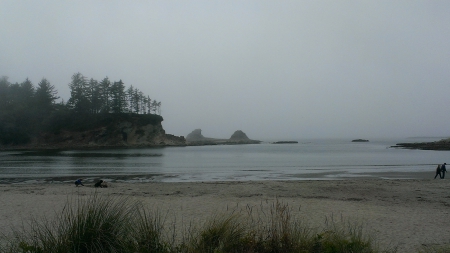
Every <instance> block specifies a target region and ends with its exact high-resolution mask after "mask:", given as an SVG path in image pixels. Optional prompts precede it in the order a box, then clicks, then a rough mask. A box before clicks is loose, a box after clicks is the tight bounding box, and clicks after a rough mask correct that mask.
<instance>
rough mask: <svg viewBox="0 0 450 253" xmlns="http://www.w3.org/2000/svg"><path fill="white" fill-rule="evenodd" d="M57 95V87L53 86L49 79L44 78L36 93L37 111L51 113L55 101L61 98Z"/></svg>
mask: <svg viewBox="0 0 450 253" xmlns="http://www.w3.org/2000/svg"><path fill="white" fill-rule="evenodd" d="M56 94H58V92H57V91H56V90H55V86H53V85H51V84H50V82H49V81H48V80H47V79H45V78H42V80H41V81H40V82H39V83H38V87H37V89H36V93H35V103H36V107H37V109H38V110H40V111H41V112H51V110H52V108H53V104H54V102H55V100H56V99H58V98H59V97H58V96H56Z"/></svg>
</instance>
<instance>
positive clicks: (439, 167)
mask: <svg viewBox="0 0 450 253" xmlns="http://www.w3.org/2000/svg"><path fill="white" fill-rule="evenodd" d="M438 175H439V178H442V175H441V165H440V164H438V166H437V168H436V176H434V179H436V177H437V176H438Z"/></svg>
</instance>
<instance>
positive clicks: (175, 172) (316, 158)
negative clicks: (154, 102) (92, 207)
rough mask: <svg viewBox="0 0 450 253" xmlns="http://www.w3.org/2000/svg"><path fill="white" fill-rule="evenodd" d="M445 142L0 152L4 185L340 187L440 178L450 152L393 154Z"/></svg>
mask: <svg viewBox="0 0 450 253" xmlns="http://www.w3.org/2000/svg"><path fill="white" fill-rule="evenodd" d="M439 139H441V138H422V139H420V138H418V139H373V140H372V139H371V140H370V142H363V143H355V142H351V140H348V139H302V140H298V142H299V143H298V144H272V143H271V142H263V143H261V144H249V145H216V146H187V147H164V148H128V149H95V150H94V149H83V150H44V151H42V150H40V151H39V150H38V151H33V150H31V151H2V152H0V183H23V182H48V181H52V182H65V181H71V180H73V178H77V177H81V178H84V179H86V180H88V181H93V180H96V179H99V178H101V179H104V180H109V181H127V182H148V181H162V182H197V181H249V180H317V179H319V180H336V179H346V178H354V177H363V178H386V179H399V178H400V179H408V178H423V177H424V176H425V177H428V176H429V178H433V177H434V169H435V168H436V165H437V164H441V163H444V162H446V159H447V158H448V157H449V155H450V152H448V151H424V150H409V149H398V148H391V146H392V145H395V144H396V143H399V142H422V141H436V140H439Z"/></svg>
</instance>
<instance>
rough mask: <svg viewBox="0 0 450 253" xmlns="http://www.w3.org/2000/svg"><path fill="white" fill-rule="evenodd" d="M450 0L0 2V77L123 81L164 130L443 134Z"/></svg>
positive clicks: (264, 134)
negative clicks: (141, 96)
mask: <svg viewBox="0 0 450 253" xmlns="http://www.w3.org/2000/svg"><path fill="white" fill-rule="evenodd" d="M449 11H450V2H445V1H419V2H413V3H412V2H409V1H394V2H392V1H376V2H334V1H325V2H316V1H302V2H297V1H286V2H271V1H246V2H239V1H217V2H209V1H192V2H184V1H171V2H127V3H125V2H121V1H108V2H103V1H90V2H66V1H62V2H61V1H39V2H34V1H19V2H18V1H3V2H1V3H0V32H1V34H2V40H0V50H1V56H2V57H1V58H0V76H7V77H8V78H9V79H8V80H9V82H11V83H16V82H18V83H20V82H23V81H24V80H25V79H26V78H29V79H30V80H31V81H32V82H33V84H34V85H35V86H36V84H37V83H38V82H39V81H40V80H41V79H42V78H46V79H48V81H49V82H50V83H51V84H52V85H54V86H55V89H56V90H57V91H58V95H59V96H60V97H61V99H64V101H66V102H67V100H68V99H69V97H70V91H69V86H68V85H69V83H70V81H71V80H70V78H71V76H72V75H73V74H74V73H77V72H80V73H82V74H83V75H85V76H86V77H88V78H94V79H96V80H101V79H103V78H105V77H109V79H110V80H112V81H118V80H122V81H123V82H124V84H125V85H126V86H127V87H128V86H130V85H132V86H133V87H136V88H138V89H139V90H141V91H142V92H143V93H145V94H148V95H149V96H150V97H151V98H152V99H156V100H158V101H161V103H162V106H161V115H162V116H163V118H164V121H163V122H162V124H163V127H164V129H165V130H166V132H167V133H170V134H174V135H178V136H186V135H187V134H189V133H190V132H191V131H193V130H194V129H202V134H203V135H204V136H206V137H212V138H229V137H230V136H231V135H232V134H233V132H234V131H236V130H242V131H243V132H244V133H246V134H247V136H248V137H249V138H250V139H256V140H263V141H264V140H275V139H276V140H282V139H285V140H291V139H314V138H342V139H357V138H363V139H371V138H407V137H442V138H445V137H448V136H450V132H449V131H448V126H449V125H450V118H449V117H447V115H448V110H447V108H448V103H449V100H448V98H447V97H448V95H447V94H450V85H449V80H450V71H449V68H450V48H449V47H448V45H447V42H448V41H449V39H450V38H449V37H450V27H449V26H448V24H449V23H450V16H449V15H448V13H449Z"/></svg>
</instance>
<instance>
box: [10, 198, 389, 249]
mask: <svg viewBox="0 0 450 253" xmlns="http://www.w3.org/2000/svg"><path fill="white" fill-rule="evenodd" d="M161 217H162V216H161V215H160V214H157V213H152V214H150V213H149V212H148V211H146V209H145V208H144V207H143V206H142V205H140V204H139V203H136V202H130V201H127V200H125V199H120V198H111V197H99V196H92V197H90V198H88V199H86V200H81V199H80V200H78V201H76V202H75V203H73V202H72V203H68V204H67V205H66V206H65V208H64V210H63V211H62V212H61V214H60V215H58V216H57V217H56V218H55V219H54V220H52V221H49V220H42V221H37V220H34V221H33V222H32V223H31V224H30V227H29V228H23V229H22V230H20V231H15V234H14V236H13V237H12V238H8V240H7V243H4V244H3V245H2V248H1V250H2V252H11V253H12V252H24V253H25V252H30V253H41V252H42V253H44V252H45V253H53V252H54V253H59V252H64V253H66V252H74V253H75V252H77V253H78V252H86V253H87V252H124V253H126V252H133V253H135V252H140V253H144V252H167V253H171V252H179V253H196V252H199V253H200V252H201V253H205V252H211V253H213V252H214V253H216V252H217V253H218V252H247V253H252V252H261V253H265V252H271V253H276V252H302V253H308V252H314V253H322V252H324V253H333V252H336V253H338V252H342V253H346V252H349V253H350V252H352V253H356V252H363V253H366V252H367V253H372V252H373V253H376V252H395V250H380V249H378V247H377V246H376V244H375V240H374V239H373V238H371V237H370V236H367V235H366V234H364V233H363V231H364V230H363V227H362V226H360V225H358V224H351V223H349V222H345V221H342V220H340V221H338V222H337V221H334V220H333V219H329V220H327V221H326V223H325V226H323V228H322V229H313V228H311V226H308V225H307V224H304V223H302V221H301V220H298V219H295V218H294V217H292V216H291V212H290V208H289V206H288V205H286V204H283V203H279V202H276V203H274V204H273V205H272V206H271V208H270V211H269V213H265V212H264V211H262V209H261V211H258V210H254V209H253V208H250V207H249V208H247V211H246V212H245V213H244V214H242V213H241V214H236V213H233V212H231V213H228V214H223V215H216V216H214V217H211V218H210V219H209V220H208V221H207V222H205V223H204V224H202V225H200V226H199V227H191V228H190V229H187V230H186V231H185V232H184V233H183V234H182V235H181V237H180V236H176V234H177V231H175V230H176V229H175V227H172V226H166V225H165V224H164V219H162V218H161ZM177 238H178V239H177Z"/></svg>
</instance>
